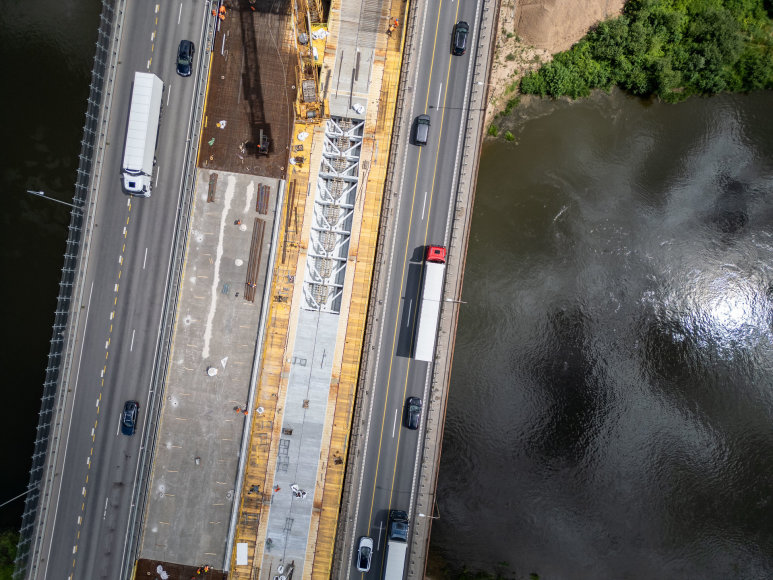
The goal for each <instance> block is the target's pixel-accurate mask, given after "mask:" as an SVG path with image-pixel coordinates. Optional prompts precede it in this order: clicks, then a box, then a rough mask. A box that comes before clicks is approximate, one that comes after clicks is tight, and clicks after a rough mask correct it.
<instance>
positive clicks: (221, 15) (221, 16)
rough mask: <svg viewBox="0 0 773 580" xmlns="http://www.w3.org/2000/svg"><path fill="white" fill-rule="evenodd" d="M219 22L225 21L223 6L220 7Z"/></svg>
mask: <svg viewBox="0 0 773 580" xmlns="http://www.w3.org/2000/svg"><path fill="white" fill-rule="evenodd" d="M220 20H225V5H223V4H221V5H220Z"/></svg>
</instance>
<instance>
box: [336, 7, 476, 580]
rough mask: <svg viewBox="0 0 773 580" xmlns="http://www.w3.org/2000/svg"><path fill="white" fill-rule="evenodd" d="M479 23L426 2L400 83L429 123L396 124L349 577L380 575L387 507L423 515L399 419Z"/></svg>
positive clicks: (446, 221)
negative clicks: (396, 158)
mask: <svg viewBox="0 0 773 580" xmlns="http://www.w3.org/2000/svg"><path fill="white" fill-rule="evenodd" d="M480 18H481V0H477V2H475V3H472V2H467V3H464V4H462V3H461V2H459V1H452V0H440V1H439V2H437V3H434V2H430V3H428V5H427V6H426V8H425V14H420V15H419V17H418V23H419V25H418V30H419V32H418V33H417V34H419V35H421V38H419V39H417V43H416V46H417V49H418V51H419V55H418V57H419V62H418V65H417V69H416V76H415V78H412V79H409V80H408V84H409V85H410V86H413V87H414V90H413V92H412V93H410V92H409V93H406V94H407V95H408V96H407V98H408V99H412V101H411V103H410V105H409V106H410V107H411V109H412V118H411V121H413V119H415V118H416V116H417V115H420V114H423V113H426V114H428V115H429V116H430V119H431V127H430V133H429V141H428V143H427V145H426V146H424V147H418V146H416V145H415V144H412V142H411V139H412V136H413V131H408V130H407V128H402V129H403V130H402V132H401V137H400V139H401V140H402V143H400V149H399V151H400V153H399V154H400V155H402V156H403V158H402V160H400V164H399V165H398V166H397V167H396V171H397V172H398V173H397V175H398V179H399V183H400V189H399V196H400V197H399V201H398V208H397V211H398V215H397V218H396V220H395V223H396V228H397V231H396V232H395V235H394V246H393V247H392V248H391V251H390V258H389V261H388V271H387V272H386V273H385V275H387V276H389V281H388V289H387V294H386V297H385V299H384V314H383V317H382V327H381V329H380V334H379V337H378V340H377V344H378V347H377V351H376V357H375V364H376V374H375V384H373V385H372V386H370V385H369V387H370V388H372V392H373V393H374V395H373V396H372V397H371V407H370V409H368V410H367V414H368V427H367V443H366V450H365V456H364V460H363V461H364V466H363V469H362V474H363V475H362V480H361V481H360V483H359V490H358V499H357V511H356V526H355V536H354V538H352V544H351V553H350V562H351V565H350V567H349V568H348V572H349V573H348V576H352V577H355V578H357V577H368V578H381V577H382V575H383V564H384V555H385V548H386V532H387V525H388V522H387V515H388V512H389V510H390V509H400V510H405V511H407V512H409V517H410V518H411V519H412V520H413V519H415V518H416V517H425V516H420V515H418V514H415V513H412V506H413V504H414V501H415V491H416V489H415V488H416V481H417V477H418V467H419V464H420V460H421V457H420V450H421V443H422V440H421V438H422V437H423V433H424V417H423V416H422V422H421V424H420V427H419V430H418V431H413V430H409V429H407V428H405V427H404V426H403V423H402V421H403V414H404V407H405V400H406V398H408V397H410V396H418V397H421V399H422V401H423V402H424V409H423V414H424V413H426V402H427V400H428V395H429V371H430V368H429V367H430V365H429V364H428V363H426V362H422V361H417V360H415V359H413V358H411V356H412V350H413V340H414V335H415V328H416V322H417V317H416V311H417V307H418V305H419V303H420V296H421V277H422V267H423V258H424V254H425V250H426V247H427V246H428V245H442V246H447V245H448V242H449V239H450V220H451V213H450V211H451V208H452V201H453V200H452V195H453V191H454V190H455V188H456V186H457V182H458V177H459V172H460V158H461V149H462V145H463V143H462V135H463V133H464V128H465V125H466V117H467V113H468V111H467V107H468V102H469V94H470V90H471V83H472V63H473V59H475V57H476V48H477V44H478V43H477V39H478V34H477V31H478V23H479V20H480ZM459 20H464V21H466V22H468V23H469V24H470V37H469V38H468V41H467V47H468V48H467V53H466V54H465V55H463V56H452V55H451V36H452V31H453V27H454V24H455V23H456V22H458V21H459ZM421 31H423V33H422V32H421ZM409 133H410V137H409V136H408V134H409ZM382 275H384V274H382ZM371 360H374V359H373V358H371ZM362 536H370V537H371V538H373V540H374V544H375V545H374V556H373V561H372V564H371V569H370V572H368V573H367V574H363V573H361V572H358V571H357V568H356V552H357V544H358V542H359V538H360V537H362ZM406 568H407V566H406Z"/></svg>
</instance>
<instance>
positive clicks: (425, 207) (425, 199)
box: [421, 191, 427, 221]
mask: <svg viewBox="0 0 773 580" xmlns="http://www.w3.org/2000/svg"><path fill="white" fill-rule="evenodd" d="M426 209H427V192H426V191H425V192H424V205H422V206H421V219H422V221H423V220H424V211H425V210H426Z"/></svg>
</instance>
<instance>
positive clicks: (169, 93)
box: [166, 83, 172, 107]
mask: <svg viewBox="0 0 773 580" xmlns="http://www.w3.org/2000/svg"><path fill="white" fill-rule="evenodd" d="M171 97H172V83H169V88H168V89H167V91H166V106H167V107H168V106H169V99H170V98H171Z"/></svg>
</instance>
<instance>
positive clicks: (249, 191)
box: [244, 181, 255, 213]
mask: <svg viewBox="0 0 773 580" xmlns="http://www.w3.org/2000/svg"><path fill="white" fill-rule="evenodd" d="M253 195H255V182H254V181H250V183H249V184H248V185H247V199H245V200H244V213H248V212H249V211H250V208H251V207H252V196H253Z"/></svg>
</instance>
